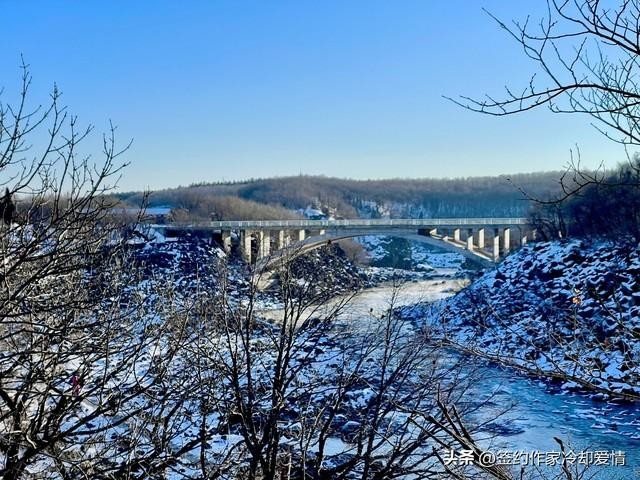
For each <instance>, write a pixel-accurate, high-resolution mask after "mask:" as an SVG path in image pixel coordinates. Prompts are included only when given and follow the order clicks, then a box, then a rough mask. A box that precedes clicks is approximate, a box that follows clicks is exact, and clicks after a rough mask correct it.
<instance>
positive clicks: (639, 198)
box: [532, 156, 640, 242]
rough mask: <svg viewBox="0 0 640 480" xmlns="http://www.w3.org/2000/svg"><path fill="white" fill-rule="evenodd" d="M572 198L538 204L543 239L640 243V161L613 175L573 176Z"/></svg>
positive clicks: (535, 211) (537, 217)
mask: <svg viewBox="0 0 640 480" xmlns="http://www.w3.org/2000/svg"><path fill="white" fill-rule="evenodd" d="M572 176H573V179H572V180H573V182H572V184H571V185H569V186H567V188H566V190H567V191H568V192H570V193H571V194H570V195H568V196H567V197H566V198H562V197H561V200H559V201H557V202H551V203H546V204H536V205H534V208H533V210H532V219H533V221H534V224H536V226H537V227H538V230H539V231H540V232H541V233H542V236H543V238H554V237H557V236H558V235H560V236H563V237H611V238H616V239H624V238H631V239H634V240H635V241H636V242H637V241H638V240H640V158H639V157H637V156H636V157H634V158H633V159H632V160H631V161H630V162H628V163H626V164H623V165H620V166H618V167H617V168H615V169H612V170H610V171H598V172H581V171H579V170H576V171H574V172H572Z"/></svg>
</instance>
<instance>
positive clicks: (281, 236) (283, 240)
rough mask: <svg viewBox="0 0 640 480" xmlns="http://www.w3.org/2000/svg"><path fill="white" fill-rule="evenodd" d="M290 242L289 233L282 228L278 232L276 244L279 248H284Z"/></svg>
mask: <svg viewBox="0 0 640 480" xmlns="http://www.w3.org/2000/svg"><path fill="white" fill-rule="evenodd" d="M288 244H289V235H288V234H287V232H285V231H284V230H280V231H279V232H278V241H277V242H276V246H277V248H278V250H282V249H283V248H285V247H286V246H287V245H288Z"/></svg>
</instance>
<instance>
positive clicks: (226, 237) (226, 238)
mask: <svg viewBox="0 0 640 480" xmlns="http://www.w3.org/2000/svg"><path fill="white" fill-rule="evenodd" d="M221 236H222V248H223V249H224V251H225V252H226V253H231V232H230V231H229V230H223V231H222V233H221Z"/></svg>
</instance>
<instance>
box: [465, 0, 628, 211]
mask: <svg viewBox="0 0 640 480" xmlns="http://www.w3.org/2000/svg"><path fill="white" fill-rule="evenodd" d="M546 7H547V8H546V15H545V16H544V18H542V19H541V20H540V21H538V22H535V21H533V20H532V19H531V18H530V17H527V18H526V20H525V21H523V22H519V21H514V22H512V23H506V22H504V21H502V20H499V19H498V18H497V17H495V16H494V15H493V14H491V13H489V15H490V16H491V17H492V18H493V19H494V20H495V21H496V22H497V23H498V25H499V26H500V27H501V28H503V29H504V30H505V31H506V32H507V33H508V34H509V35H510V36H511V38H513V39H514V40H515V41H516V42H518V43H519V44H520V46H521V47H522V50H523V52H524V54H525V55H526V56H527V57H528V58H530V59H531V60H532V61H533V62H534V64H535V65H536V66H537V70H538V71H537V72H536V73H535V74H533V75H532V76H531V79H530V82H529V84H528V85H526V86H524V87H523V88H520V89H515V88H512V87H507V88H506V94H505V95H504V96H502V97H495V96H492V95H486V96H485V97H484V98H472V97H466V96H463V97H460V98H459V99H454V100H453V101H454V102H455V103H457V104H459V105H462V106H463V107H465V108H468V109H470V110H473V111H477V112H481V113H485V114H489V115H498V116H503V115H511V114H515V113H521V112H526V111H528V110H531V109H535V108H539V107H545V106H546V107H548V108H549V109H550V110H551V111H552V112H554V113H574V114H575V113H577V114H586V115H589V116H591V117H592V118H593V119H594V120H595V123H594V126H595V127H596V128H597V129H598V130H599V131H600V132H601V133H602V134H604V136H605V137H607V138H608V139H610V140H613V141H615V142H618V143H620V144H622V145H624V146H631V147H634V146H637V145H639V144H640V110H639V108H640V102H639V100H640V89H639V86H640V85H639V84H638V78H637V74H638V68H639V63H638V62H639V59H640V43H638V35H639V34H640V3H639V2H637V1H635V0H630V1H628V0H624V1H619V2H604V1H600V0H547V2H546ZM540 74H541V75H540ZM540 77H541V78H540ZM627 158H628V165H627V166H626V167H625V169H626V171H627V172H631V173H632V175H613V176H612V175H609V174H608V173H607V172H606V170H605V169H604V167H603V166H602V165H600V167H599V168H597V169H595V170H588V169H584V168H582V166H581V164H580V157H579V154H578V156H577V157H576V158H572V159H571V161H570V162H569V165H568V167H567V170H566V172H565V174H564V175H563V177H562V179H561V182H560V183H561V185H562V188H563V194H561V195H560V196H559V197H556V198H553V199H551V200H548V201H550V202H559V201H562V200H565V199H567V198H570V197H572V196H575V195H576V194H578V193H579V192H581V191H583V190H584V189H586V188H588V187H590V186H592V185H598V186H611V187H625V186H630V187H633V188H636V189H637V188H638V185H639V183H638V174H639V173H640V170H639V169H638V163H637V162H636V161H634V160H633V157H632V155H627ZM537 200H541V201H545V199H537Z"/></svg>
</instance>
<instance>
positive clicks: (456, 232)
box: [453, 228, 460, 242]
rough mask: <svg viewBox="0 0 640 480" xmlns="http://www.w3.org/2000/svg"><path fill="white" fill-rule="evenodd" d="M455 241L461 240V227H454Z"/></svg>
mask: <svg viewBox="0 0 640 480" xmlns="http://www.w3.org/2000/svg"><path fill="white" fill-rule="evenodd" d="M453 241H454V242H459V241H460V229H459V228H454V229H453Z"/></svg>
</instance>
